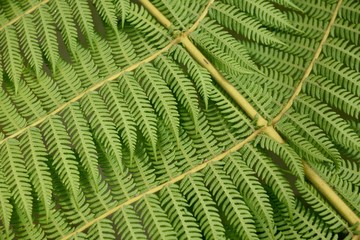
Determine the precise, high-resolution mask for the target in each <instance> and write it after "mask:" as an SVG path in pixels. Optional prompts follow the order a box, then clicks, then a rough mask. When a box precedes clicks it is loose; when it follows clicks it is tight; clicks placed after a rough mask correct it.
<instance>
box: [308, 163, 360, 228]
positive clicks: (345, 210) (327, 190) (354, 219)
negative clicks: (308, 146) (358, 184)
mask: <svg viewBox="0 0 360 240" xmlns="http://www.w3.org/2000/svg"><path fill="white" fill-rule="evenodd" d="M303 165H304V171H305V173H306V176H307V178H308V179H309V180H310V181H311V183H312V184H313V185H314V186H315V187H316V189H317V190H319V191H320V192H321V193H322V194H323V195H326V196H327V200H328V201H329V202H330V203H331V205H332V206H333V207H334V208H335V209H336V210H338V211H339V212H340V213H341V214H342V216H343V217H344V218H345V219H346V220H347V221H348V222H349V223H350V224H351V225H354V224H356V223H360V218H359V217H358V216H357V215H356V214H355V213H354V212H353V211H352V210H351V208H349V207H348V206H347V205H346V204H345V203H344V201H343V200H342V199H341V198H340V197H339V196H338V195H337V194H336V193H335V192H334V191H333V190H332V188H331V187H330V186H329V185H328V184H327V183H326V182H325V181H324V180H323V179H322V178H321V177H319V175H318V174H317V173H316V172H315V171H314V170H313V169H312V168H311V167H310V166H309V164H307V163H306V162H305V161H303ZM357 229H358V230H360V229H359V228H357Z"/></svg>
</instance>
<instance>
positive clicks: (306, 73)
mask: <svg viewBox="0 0 360 240" xmlns="http://www.w3.org/2000/svg"><path fill="white" fill-rule="evenodd" d="M341 4H342V0H339V1H338V3H337V5H336V7H335V9H334V11H333V14H332V16H331V19H330V21H329V24H328V25H327V27H326V30H325V32H324V35H323V37H322V39H321V41H320V43H319V46H318V48H317V49H316V51H315V53H314V56H313V58H312V59H311V62H310V63H309V65H308V67H307V68H306V69H305V71H304V75H303V77H302V78H301V80H300V82H299V83H298V85H297V86H296V88H295V90H294V93H293V95H292V96H291V97H290V99H289V100H288V102H287V103H286V104H285V105H284V107H283V108H282V110H281V111H280V113H279V114H278V115H277V116H276V117H275V118H274V119H273V120H272V122H271V124H272V125H275V124H276V123H277V122H279V121H280V119H281V118H282V117H283V116H284V114H285V113H286V112H287V111H288V110H289V109H290V108H291V106H292V105H293V103H294V100H295V98H296V97H297V96H298V95H299V93H300V91H301V89H302V86H303V84H304V82H305V81H306V79H307V78H308V77H309V75H310V73H311V71H312V69H313V68H314V65H315V62H316V60H317V59H318V58H319V56H320V53H321V51H322V50H323V46H324V44H325V42H326V40H327V39H328V37H329V35H330V30H331V27H332V26H333V25H334V23H335V20H336V17H337V15H338V12H339V10H340V7H341Z"/></svg>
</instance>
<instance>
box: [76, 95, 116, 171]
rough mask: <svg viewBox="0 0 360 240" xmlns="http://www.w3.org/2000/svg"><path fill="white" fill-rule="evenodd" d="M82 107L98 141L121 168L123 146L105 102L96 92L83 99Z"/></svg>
mask: <svg viewBox="0 0 360 240" xmlns="http://www.w3.org/2000/svg"><path fill="white" fill-rule="evenodd" d="M80 105H81V109H82V110H83V111H84V115H85V116H86V118H87V119H89V120H88V121H89V124H90V127H91V129H92V131H93V132H94V137H95V138H96V140H97V141H98V142H99V143H100V144H102V145H103V146H104V147H105V149H106V154H107V155H108V157H110V158H112V160H113V161H116V162H117V164H119V165H120V166H121V165H122V164H121V162H122V154H121V148H122V144H121V141H120V138H119V136H118V133H117V131H116V127H115V125H114V124H113V118H112V117H111V115H110V113H109V111H108V110H107V107H106V105H105V103H104V101H103V100H102V99H101V97H100V96H99V95H98V94H97V93H95V92H94V93H90V94H88V95H87V96H86V97H85V98H83V99H82V100H81V101H80Z"/></svg>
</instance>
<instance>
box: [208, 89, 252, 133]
mask: <svg viewBox="0 0 360 240" xmlns="http://www.w3.org/2000/svg"><path fill="white" fill-rule="evenodd" d="M212 96H213V97H212V98H211V100H212V101H214V102H215V104H216V106H217V107H218V109H219V111H220V112H221V113H222V114H223V116H224V118H225V119H226V120H227V121H228V122H229V123H230V124H231V128H233V129H235V130H237V129H241V130H243V131H244V132H245V131H246V130H245V129H246V128H250V129H252V128H253V127H252V124H251V122H250V119H248V117H246V116H244V114H243V113H242V112H240V111H239V110H238V109H237V107H236V106H234V103H233V102H232V101H229V99H228V98H226V96H225V94H224V93H223V92H221V91H220V90H219V89H217V88H214V90H213V92H212Z"/></svg>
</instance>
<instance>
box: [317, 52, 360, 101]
mask: <svg viewBox="0 0 360 240" xmlns="http://www.w3.org/2000/svg"><path fill="white" fill-rule="evenodd" d="M313 70H314V73H315V74H316V75H321V76H324V77H326V78H328V79H331V80H332V81H333V82H334V83H335V84H337V85H339V86H342V87H343V88H345V89H346V90H348V91H349V92H352V93H354V94H356V95H357V96H358V97H360V76H359V74H358V72H356V71H354V70H352V69H350V68H348V67H346V66H345V65H344V64H342V63H341V62H338V61H335V60H334V59H332V58H324V57H320V58H319V59H318V61H317V63H316V64H315V66H314V69H313Z"/></svg>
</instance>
